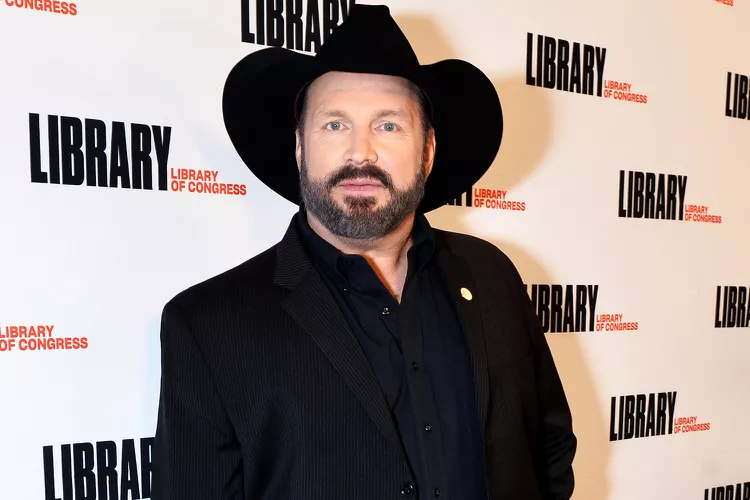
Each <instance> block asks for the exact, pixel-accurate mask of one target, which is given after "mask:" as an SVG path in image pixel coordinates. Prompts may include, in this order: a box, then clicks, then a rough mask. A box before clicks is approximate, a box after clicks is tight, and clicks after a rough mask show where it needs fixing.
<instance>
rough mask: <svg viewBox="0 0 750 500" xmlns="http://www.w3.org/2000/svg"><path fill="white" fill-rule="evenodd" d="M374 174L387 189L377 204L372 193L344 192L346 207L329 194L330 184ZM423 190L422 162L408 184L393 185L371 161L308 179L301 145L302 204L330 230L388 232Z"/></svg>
mask: <svg viewBox="0 0 750 500" xmlns="http://www.w3.org/2000/svg"><path fill="white" fill-rule="evenodd" d="M356 178H376V179H378V180H379V181H380V182H381V183H382V184H383V186H384V187H385V189H386V190H387V191H388V192H389V193H390V195H391V196H390V200H389V201H388V203H386V204H385V205H384V206H382V207H379V208H377V207H376V205H377V198H376V197H374V196H347V197H345V198H344V204H345V205H346V207H345V208H344V207H342V206H340V205H339V204H338V203H337V202H336V201H335V200H334V199H333V195H332V190H333V188H334V187H335V186H336V185H337V184H338V183H340V182H342V181H343V180H351V179H356ZM424 192H425V174H424V162H422V165H420V169H419V172H418V173H417V176H416V178H415V179H414V182H413V183H412V185H411V186H409V187H408V188H406V189H405V190H400V189H396V188H395V187H394V186H393V181H392V180H391V177H390V175H389V174H388V173H387V172H385V171H383V170H382V169H380V168H378V167H375V166H373V165H369V164H368V165H365V166H363V167H353V166H350V165H347V166H344V167H342V168H340V169H338V170H336V171H335V172H333V173H331V174H330V175H328V176H327V177H326V178H324V179H322V180H313V179H310V177H309V175H308V170H307V165H306V163H305V153H304V147H303V148H302V164H301V165H300V195H301V198H302V201H303V203H304V204H305V208H306V209H307V210H308V211H309V212H310V213H311V214H312V215H314V216H315V217H316V218H317V219H318V220H319V221H320V223H321V224H323V226H324V227H325V228H326V229H328V230H329V231H331V232H332V233H333V234H335V235H337V236H340V237H342V238H350V239H357V240H363V239H377V238H382V237H383V236H385V235H387V234H390V233H392V232H393V231H394V230H395V229H396V228H397V227H399V226H400V225H401V223H403V222H404V220H406V218H407V217H408V216H409V215H411V214H412V213H414V212H415V211H416V210H417V208H418V207H419V204H420V203H421V202H422V198H423V197H424Z"/></svg>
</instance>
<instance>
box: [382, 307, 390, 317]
mask: <svg viewBox="0 0 750 500" xmlns="http://www.w3.org/2000/svg"><path fill="white" fill-rule="evenodd" d="M382 313H383V315H384V316H387V315H389V314H390V313H391V311H390V310H389V309H388V308H387V307H384V308H383V311H382Z"/></svg>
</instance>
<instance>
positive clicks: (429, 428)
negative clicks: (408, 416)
mask: <svg viewBox="0 0 750 500" xmlns="http://www.w3.org/2000/svg"><path fill="white" fill-rule="evenodd" d="M424 430H425V432H430V431H431V430H432V426H431V425H430V424H427V425H425V426H424Z"/></svg>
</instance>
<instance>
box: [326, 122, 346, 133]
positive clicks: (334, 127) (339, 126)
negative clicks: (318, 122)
mask: <svg viewBox="0 0 750 500" xmlns="http://www.w3.org/2000/svg"><path fill="white" fill-rule="evenodd" d="M325 128H326V130H330V131H332V132H338V131H339V130H344V124H343V123H341V122H339V121H334V122H328V123H326V125H325Z"/></svg>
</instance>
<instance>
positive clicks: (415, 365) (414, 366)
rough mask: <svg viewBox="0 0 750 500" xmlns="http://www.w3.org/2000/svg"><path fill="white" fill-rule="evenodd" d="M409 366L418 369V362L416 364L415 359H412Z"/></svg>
mask: <svg viewBox="0 0 750 500" xmlns="http://www.w3.org/2000/svg"><path fill="white" fill-rule="evenodd" d="M411 367H412V368H414V369H415V370H419V364H417V362H416V361H412V363H411Z"/></svg>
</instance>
